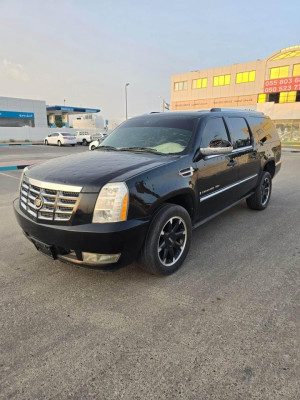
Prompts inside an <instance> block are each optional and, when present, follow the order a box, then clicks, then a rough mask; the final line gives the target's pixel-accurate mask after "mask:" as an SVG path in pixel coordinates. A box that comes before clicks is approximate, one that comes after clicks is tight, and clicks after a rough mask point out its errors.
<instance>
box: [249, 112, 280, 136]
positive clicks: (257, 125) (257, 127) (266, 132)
mask: <svg viewBox="0 0 300 400" xmlns="http://www.w3.org/2000/svg"><path fill="white" fill-rule="evenodd" d="M247 119H248V122H249V123H250V128H251V131H252V133H253V134H254V135H256V137H257V140H258V141H259V142H265V141H266V140H270V139H272V138H274V137H275V138H276V136H277V135H276V129H275V126H274V124H273V122H272V121H271V120H270V118H266V117H248V118H247Z"/></svg>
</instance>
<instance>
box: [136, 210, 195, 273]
mask: <svg viewBox="0 0 300 400" xmlns="http://www.w3.org/2000/svg"><path fill="white" fill-rule="evenodd" d="M191 236H192V223H191V218H190V216H189V214H188V212H187V211H186V210H185V209H184V208H183V207H181V206H177V205H173V204H166V205H165V206H163V207H162V208H161V209H160V210H159V211H158V212H157V214H156V215H155V216H154V218H153V220H152V222H151V225H150V227H149V231H148V234H147V238H146V241H145V244H144V246H143V248H142V251H141V255H140V264H141V266H142V268H144V269H145V270H147V271H149V272H151V273H153V274H157V275H170V274H172V273H173V272H175V271H177V270H178V269H179V268H180V266H181V264H182V263H183V261H184V260H185V258H186V256H187V253H188V251H189V247H190V243H191Z"/></svg>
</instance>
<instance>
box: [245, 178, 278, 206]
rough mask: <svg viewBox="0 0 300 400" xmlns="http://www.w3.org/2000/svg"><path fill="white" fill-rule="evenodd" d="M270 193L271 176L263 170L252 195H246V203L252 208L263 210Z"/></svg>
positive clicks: (268, 200)
mask: <svg viewBox="0 0 300 400" xmlns="http://www.w3.org/2000/svg"><path fill="white" fill-rule="evenodd" d="M271 193H272V176H271V174H270V173H269V172H267V171H264V172H263V173H262V176H261V178H260V181H259V183H258V185H257V187H256V190H255V192H254V193H253V195H252V196H250V197H248V199H247V205H248V207H249V208H251V209H252V210H259V211H261V210H265V209H266V208H267V206H268V204H269V202H270V198H271Z"/></svg>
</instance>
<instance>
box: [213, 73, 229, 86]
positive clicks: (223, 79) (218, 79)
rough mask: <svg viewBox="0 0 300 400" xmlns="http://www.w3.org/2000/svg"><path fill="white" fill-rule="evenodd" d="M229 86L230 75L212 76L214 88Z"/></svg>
mask: <svg viewBox="0 0 300 400" xmlns="http://www.w3.org/2000/svg"><path fill="white" fill-rule="evenodd" d="M225 85H230V75H219V76H214V86H225Z"/></svg>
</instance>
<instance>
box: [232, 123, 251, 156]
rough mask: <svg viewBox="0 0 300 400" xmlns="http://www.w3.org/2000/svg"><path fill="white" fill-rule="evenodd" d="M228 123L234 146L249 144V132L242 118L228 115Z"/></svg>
mask: <svg viewBox="0 0 300 400" xmlns="http://www.w3.org/2000/svg"><path fill="white" fill-rule="evenodd" d="M229 119H230V124H231V128H232V130H233V135H234V139H235V146H234V147H235V148H238V147H244V146H250V144H251V141H250V132H249V129H248V125H247V124H246V121H245V120H244V118H238V117H230V118H229Z"/></svg>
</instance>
